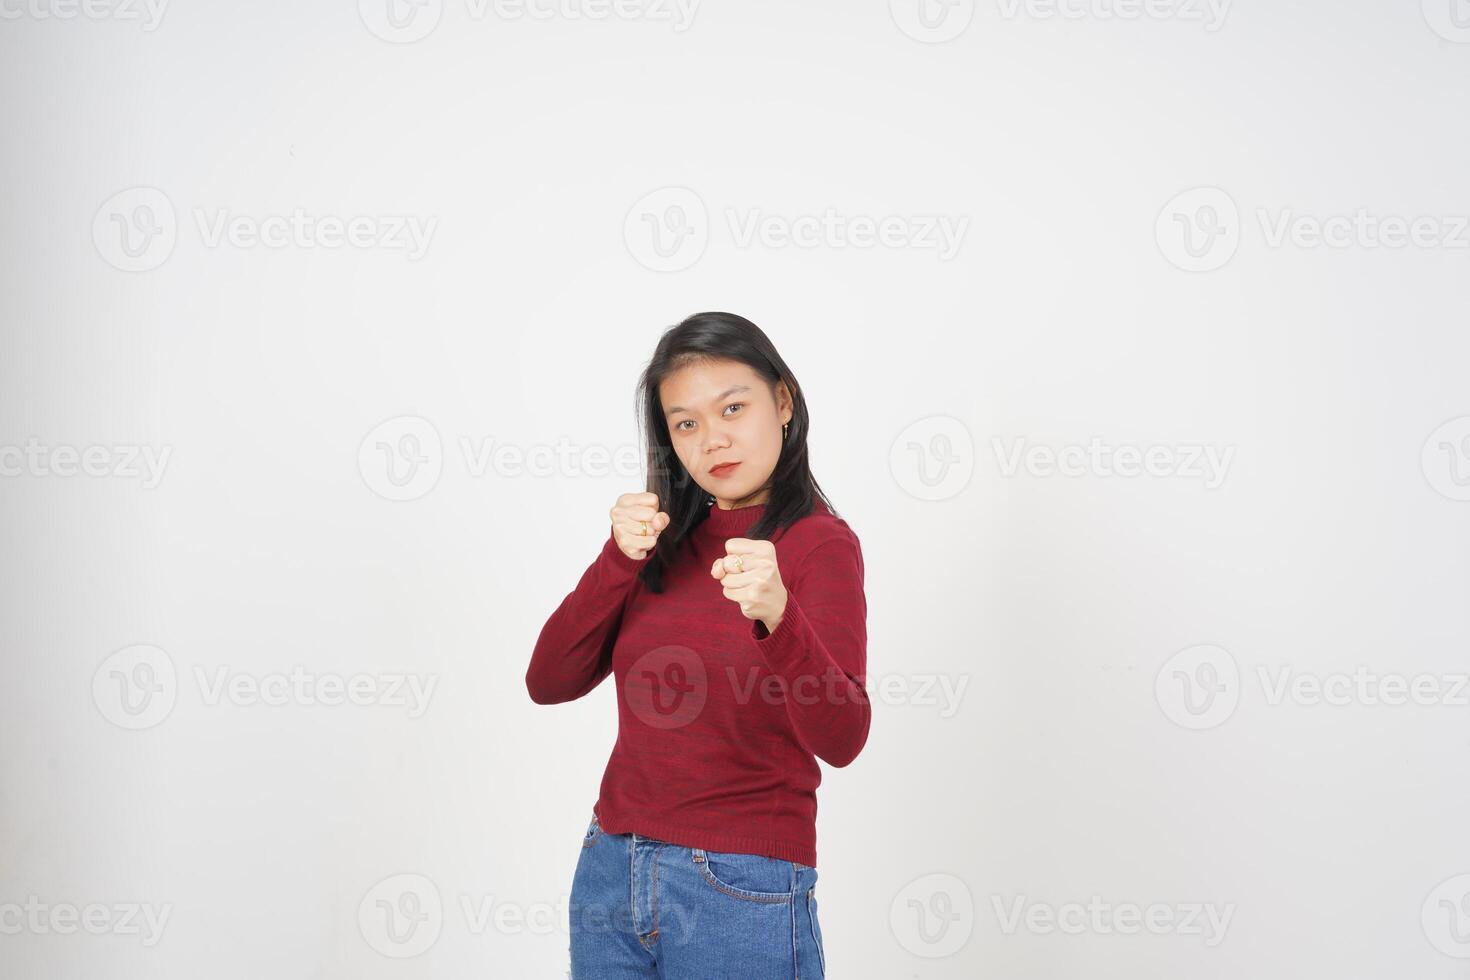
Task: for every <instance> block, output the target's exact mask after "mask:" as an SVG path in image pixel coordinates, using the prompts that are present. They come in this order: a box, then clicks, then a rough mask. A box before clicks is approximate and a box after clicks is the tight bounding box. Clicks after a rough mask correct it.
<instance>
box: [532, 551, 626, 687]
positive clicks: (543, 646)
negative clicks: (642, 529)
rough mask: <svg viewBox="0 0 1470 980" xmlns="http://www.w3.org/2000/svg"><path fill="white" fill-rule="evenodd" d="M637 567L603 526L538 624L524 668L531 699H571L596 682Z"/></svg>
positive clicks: (606, 664) (607, 665) (608, 659)
mask: <svg viewBox="0 0 1470 980" xmlns="http://www.w3.org/2000/svg"><path fill="white" fill-rule="evenodd" d="M642 566H643V560H642V559H638V558H629V557H628V556H627V555H625V554H623V552H622V550H621V549H619V548H618V546H617V542H616V540H615V539H614V537H613V534H612V530H611V529H609V530H608V536H607V541H606V542H605V543H604V544H603V546H602V551H601V553H599V554H598V556H597V558H596V560H594V561H593V562H592V564H591V565H589V566H588V567H587V570H586V571H585V572H583V573H582V578H581V579H580V580H579V581H578V582H577V587H576V588H575V589H573V590H572V591H571V592H570V593H568V594H567V596H566V598H565V599H563V600H562V601H561V605H560V606H558V607H557V609H556V612H554V613H552V614H551V618H550V619H548V620H547V621H546V625H544V626H542V627H541V635H540V636H538V637H537V639H536V648H535V650H534V651H532V653H531V665H530V667H528V668H527V670H526V690H527V691H528V692H529V693H530V695H531V700H532V701H535V702H536V703H537V704H560V703H562V702H564V701H575V700H576V699H577V698H580V697H582V696H583V695H585V694H587V693H588V692H589V691H591V690H592V689H593V688H595V687H596V686H597V685H598V684H600V683H602V679H603V678H604V677H606V676H607V675H608V673H609V672H610V671H611V670H612V650H613V645H614V643H616V641H617V638H618V626H619V625H620V623H621V622H622V618H623V610H624V608H625V607H626V606H625V604H626V602H627V599H628V597H629V596H630V595H631V594H632V592H633V590H634V588H635V586H636V582H637V578H638V571H639V569H640V568H641V567H642Z"/></svg>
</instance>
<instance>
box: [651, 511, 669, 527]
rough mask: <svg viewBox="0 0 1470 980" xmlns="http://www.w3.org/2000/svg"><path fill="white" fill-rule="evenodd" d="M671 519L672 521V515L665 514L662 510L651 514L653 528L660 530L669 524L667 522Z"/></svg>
mask: <svg viewBox="0 0 1470 980" xmlns="http://www.w3.org/2000/svg"><path fill="white" fill-rule="evenodd" d="M671 521H673V518H672V517H670V516H669V515H668V514H665V513H664V512H663V511H659V512H658V513H657V514H654V515H653V521H652V523H653V527H654V530H656V531H662V530H663V529H664V528H666V527H668V526H669V523H670V522H671Z"/></svg>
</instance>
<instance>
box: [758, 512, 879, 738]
mask: <svg viewBox="0 0 1470 980" xmlns="http://www.w3.org/2000/svg"><path fill="white" fill-rule="evenodd" d="M784 574H785V573H784V571H783V576H784ZM786 593H787V597H786V611H785V612H784V613H783V614H782V616H781V621H780V622H779V623H777V624H776V632H774V633H770V632H767V630H766V626H765V624H764V623H763V622H761V621H760V620H758V619H757V620H753V621H752V623H751V630H750V637H751V642H752V643H754V644H755V647H756V649H758V650H759V651H760V652H761V653H762V654H764V655H765V659H766V664H767V666H769V667H770V669H771V671H772V672H773V673H775V674H778V675H780V676H781V677H782V678H783V679H784V680H785V682H786V684H785V687H786V712H787V715H788V716H789V717H790V718H791V722H792V724H793V725H794V726H795V728H796V733H797V737H798V738H799V739H800V740H801V742H802V744H803V745H805V746H806V748H807V750H808V751H810V752H811V753H812V754H813V755H815V756H817V757H818V758H819V759H821V760H822V761H824V762H826V763H827V764H828V765H831V766H839V767H840V766H845V765H847V764H848V763H850V762H851V761H852V760H853V759H855V758H857V755H858V753H859V752H861V751H862V748H863V745H864V744H865V743H866V742H867V740H868V726H869V723H870V722H871V719H872V706H871V705H870V704H869V703H868V693H867V690H866V688H865V686H864V685H865V683H866V678H867V669H868V668H867V659H868V654H867V640H868V637H867V612H868V607H867V599H866V597H865V596H864V594H863V555H862V548H861V547H860V545H859V544H858V540H857V537H856V536H855V535H852V534H850V533H849V534H848V535H847V536H845V537H841V538H835V539H833V540H831V541H828V542H824V543H823V544H820V545H818V546H817V547H815V548H813V549H812V551H811V552H810V553H808V554H807V556H806V558H805V559H804V560H803V561H802V562H801V565H800V567H799V568H798V569H797V570H796V574H795V575H794V577H793V578H792V580H791V581H789V582H787V583H786Z"/></svg>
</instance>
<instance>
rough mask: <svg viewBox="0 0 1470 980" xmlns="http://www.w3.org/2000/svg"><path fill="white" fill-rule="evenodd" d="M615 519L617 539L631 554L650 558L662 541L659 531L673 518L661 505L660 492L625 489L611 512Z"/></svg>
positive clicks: (608, 513)
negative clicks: (655, 546) (637, 491)
mask: <svg viewBox="0 0 1470 980" xmlns="http://www.w3.org/2000/svg"><path fill="white" fill-rule="evenodd" d="M607 516H608V517H609V518H611V519H612V530H613V540H614V541H615V542H617V546H618V550H620V551H621V552H622V553H623V554H625V555H627V556H628V557H629V558H646V557H648V553H649V552H651V551H652V550H653V546H654V545H655V544H657V543H658V536H659V532H661V531H662V530H663V529H664V528H666V527H668V526H669V521H670V520H671V518H670V517H669V515H668V514H665V513H664V512H663V511H661V510H659V509H658V494H656V493H625V494H623V495H622V496H621V497H619V498H618V502H617V503H615V504H613V506H612V510H609V511H608V512H607Z"/></svg>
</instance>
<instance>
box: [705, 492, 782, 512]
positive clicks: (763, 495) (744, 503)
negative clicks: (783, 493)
mask: <svg viewBox="0 0 1470 980" xmlns="http://www.w3.org/2000/svg"><path fill="white" fill-rule="evenodd" d="M770 499H771V488H770V487H761V488H760V489H759V490H756V491H755V492H754V493H751V494H749V495H748V496H744V497H721V496H716V497H715V503H714V506H716V507H718V508H719V509H720V510H739V509H740V508H742V507H756V506H759V505H761V504H763V503H765V502H766V501H768V500H770Z"/></svg>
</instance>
